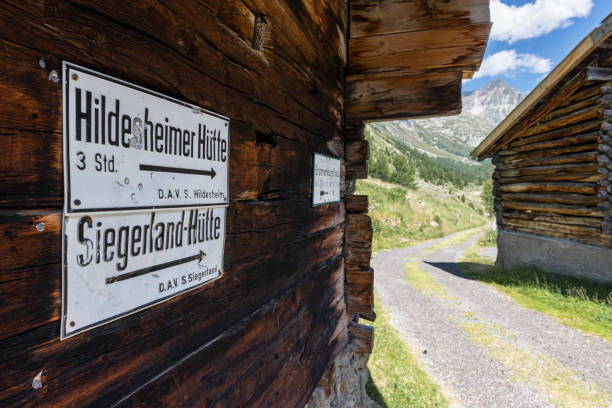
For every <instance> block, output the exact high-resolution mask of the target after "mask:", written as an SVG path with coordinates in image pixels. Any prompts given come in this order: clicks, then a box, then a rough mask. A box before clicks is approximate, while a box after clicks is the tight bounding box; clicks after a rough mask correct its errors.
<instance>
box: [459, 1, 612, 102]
mask: <svg viewBox="0 0 612 408" xmlns="http://www.w3.org/2000/svg"><path fill="white" fill-rule="evenodd" d="M490 6H491V20H492V21H493V28H492V30H491V36H490V38H489V45H488V47H487V51H486V53H485V59H484V61H483V64H482V65H481V69H480V71H479V72H478V73H476V74H475V75H474V79H472V80H469V81H465V82H464V84H463V90H464V91H471V90H475V89H478V88H481V87H482V86H484V85H486V84H487V83H489V82H490V81H491V80H493V79H494V78H501V79H503V80H504V81H506V82H507V83H509V84H510V85H512V86H513V87H515V88H516V89H518V90H520V91H521V92H523V93H528V92H530V91H531V90H532V89H533V88H534V87H535V86H536V85H537V84H538V83H539V82H540V81H541V80H542V79H544V77H545V76H546V74H548V73H549V72H550V70H552V69H553V68H554V67H555V66H556V65H557V64H558V63H559V62H560V61H561V60H562V59H563V58H564V57H565V56H566V55H567V54H568V53H569V52H570V51H571V50H572V49H574V47H575V46H576V45H577V44H578V43H579V42H580V41H581V40H582V39H583V38H584V37H585V36H586V35H587V34H588V33H590V32H591V31H592V30H593V29H594V28H595V27H597V26H598V25H599V23H600V22H601V21H602V20H603V19H604V18H605V17H606V16H607V15H608V14H610V13H612V0H491V3H490Z"/></svg>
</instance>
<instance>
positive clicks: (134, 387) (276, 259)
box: [0, 0, 348, 407]
mask: <svg viewBox="0 0 612 408" xmlns="http://www.w3.org/2000/svg"><path fill="white" fill-rule="evenodd" d="M347 21H348V17H347V4H346V2H345V1H344V0H334V1H328V0H326V1H316V0H312V1H310V0H309V1H301V2H295V1H288V0H287V1H285V0H273V1H270V0H228V1H226V0H224V1H217V0H205V1H190V0H181V1H149V0H144V1H139V2H132V1H79V0H75V1H62V2H58V1H42V0H41V1H33V0H28V1H21V0H20V1H4V2H2V4H0V60H1V67H0V138H1V139H2V142H3V143H2V144H3V146H5V148H4V151H3V159H2V160H1V161H0V178H1V181H0V186H1V187H0V188H1V189H2V191H1V193H0V206H1V207H2V208H1V210H0V230H1V234H0V236H1V237H2V238H1V240H2V241H1V242H2V244H1V245H0V299H2V300H1V301H0V316H1V320H2V331H1V333H0V371H1V372H2V375H0V406H3V407H4V406H16V407H17V406H18V407H23V406H33V407H43V406H45V407H54V406H55V407H86V406H98V407H100V406H104V407H111V406H112V407H114V406H149V407H153V406H165V407H170V406H205V407H212V406H223V407H246V406H262V407H292V406H297V407H299V406H303V405H304V404H305V403H306V401H307V399H308V397H309V395H310V393H311V392H312V390H313V389H314V387H315V385H316V383H317V382H318V380H319V378H320V376H321V374H322V373H323V371H324V370H325V369H326V366H327V364H328V363H329V361H331V359H332V358H333V356H334V355H335V354H336V353H337V352H338V350H339V349H341V348H342V347H343V346H344V345H345V344H346V342H347V338H348V328H347V325H348V321H347V317H346V312H345V302H344V274H343V271H344V260H343V257H342V255H343V249H342V248H343V240H344V222H345V210H344V202H340V203H336V204H330V205H325V206H320V207H316V208H313V207H312V206H311V198H310V189H311V182H312V180H311V177H312V168H311V167H312V154H313V152H320V153H325V154H328V155H332V156H336V157H343V156H344V143H343V137H342V134H341V132H342V128H341V123H342V115H343V110H344V108H343V76H344V68H345V61H346V37H345V35H346V30H347ZM62 60H67V61H70V62H73V63H77V64H79V65H82V66H84V67H87V68H90V69H93V70H96V71H100V72H103V73H105V74H108V75H112V76H115V77H118V78H120V79H123V80H126V81H129V82H133V83H135V84H138V85H141V86H144V87H147V88H149V89H152V90H155V91H158V92H161V93H163V94H166V95H169V96H172V97H174V98H177V99H180V100H184V101H187V102H190V103H193V104H196V105H199V106H202V107H204V108H207V109H210V110H212V111H214V112H218V113H220V114H223V115H225V116H227V117H230V119H231V152H230V158H231V163H230V165H229V167H230V187H229V190H230V193H231V197H230V206H229V208H228V213H227V238H226V244H225V271H224V275H223V277H222V278H221V279H219V280H216V281H215V282H214V283H211V284H207V285H204V286H202V287H200V288H199V289H197V290H194V291H191V292H188V293H184V294H182V295H180V296H178V297H176V298H174V299H172V300H170V301H166V302H164V303H162V304H160V305H157V306H155V307H151V308H149V309H146V310H144V311H141V312H139V313H136V314H133V315H130V316H127V317H124V318H122V319H120V320H117V321H115V322H112V323H109V324H106V325H104V326H101V327H99V328H96V329H93V330H91V331H88V332H86V333H83V334H80V335H78V336H75V337H72V338H69V339H67V340H64V341H60V339H59V334H60V320H59V319H60V303H61V302H60V296H61V261H60V256H61V220H62V205H63V202H62V200H63V184H62V180H63V178H62V92H61V77H59V76H58V74H59V75H61V61H62ZM343 171H344V170H343ZM92 188H95V186H92ZM41 372H42V376H41V382H42V386H41V387H38V386H36V384H34V386H33V379H34V378H35V377H36V376H37V374H38V373H41Z"/></svg>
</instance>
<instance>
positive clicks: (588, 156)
mask: <svg viewBox="0 0 612 408" xmlns="http://www.w3.org/2000/svg"><path fill="white" fill-rule="evenodd" d="M596 159H597V152H596V151H593V152H582V153H574V154H568V155H565V156H555V157H542V158H535V159H527V160H522V161H519V162H515V163H505V164H499V165H498V167H499V168H500V169H501V170H507V169H512V168H521V167H542V166H553V165H556V164H570V163H589V162H595V160H596Z"/></svg>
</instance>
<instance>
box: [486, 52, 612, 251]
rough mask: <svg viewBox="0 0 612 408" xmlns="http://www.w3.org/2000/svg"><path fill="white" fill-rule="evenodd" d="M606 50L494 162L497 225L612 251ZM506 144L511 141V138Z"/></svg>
mask: <svg viewBox="0 0 612 408" xmlns="http://www.w3.org/2000/svg"><path fill="white" fill-rule="evenodd" d="M611 61H612V53H610V51H609V49H608V48H607V47H605V48H602V50H601V51H598V52H595V53H593V55H591V56H589V58H587V60H585V62H584V63H582V64H581V65H580V66H579V67H578V68H577V69H576V70H575V71H574V72H573V73H572V74H571V76H570V77H569V78H567V79H566V80H565V81H562V84H561V86H560V87H559V89H557V90H555V92H551V93H550V96H549V97H548V98H546V99H545V100H543V101H542V102H541V104H542V106H543V107H544V109H546V110H545V111H544V112H542V111H541V112H539V114H538V115H537V117H535V118H533V119H531V118H530V119H525V120H524V121H523V122H519V126H522V129H521V130H520V131H518V132H517V133H515V134H514V135H513V136H512V137H511V138H510V137H507V142H506V143H505V144H500V145H498V147H496V150H497V152H496V153H495V155H494V157H493V163H494V164H495V166H496V170H495V173H494V176H493V177H494V195H495V210H496V215H497V222H498V224H500V225H501V226H502V227H503V228H504V229H505V230H509V231H519V232H526V233H533V234H538V235H544V236H548V237H553V238H563V239H569V240H573V241H578V242H583V243H587V244H593V245H599V246H605V247H610V246H612V236H611V233H612V223H611V221H612V198H611V197H612V195H611V193H612V187H610V185H611V183H612V177H610V176H611V174H612V173H610V170H612V164H611V163H612V137H610V133H612V132H611V131H612V125H611V124H610V118H611V116H612V111H611V110H610V106H611V105H610V104H611V103H612V88H611V87H610V86H611V85H612V82H610V80H612V76H610V77H608V78H606V77H605V76H601V75H599V74H601V71H602V70H604V68H598V70H599V71H598V75H594V71H592V69H591V68H589V67H588V65H589V64H594V65H596V66H600V67H605V66H610V65H611ZM505 137H506V136H505Z"/></svg>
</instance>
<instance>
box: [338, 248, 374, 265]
mask: <svg viewBox="0 0 612 408" xmlns="http://www.w3.org/2000/svg"><path fill="white" fill-rule="evenodd" d="M371 258H372V244H371V243H370V244H369V245H360V246H355V245H346V246H345V247H344V261H345V263H346V265H347V266H349V265H350V266H353V267H355V268H364V269H367V268H369V267H370V259H371Z"/></svg>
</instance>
